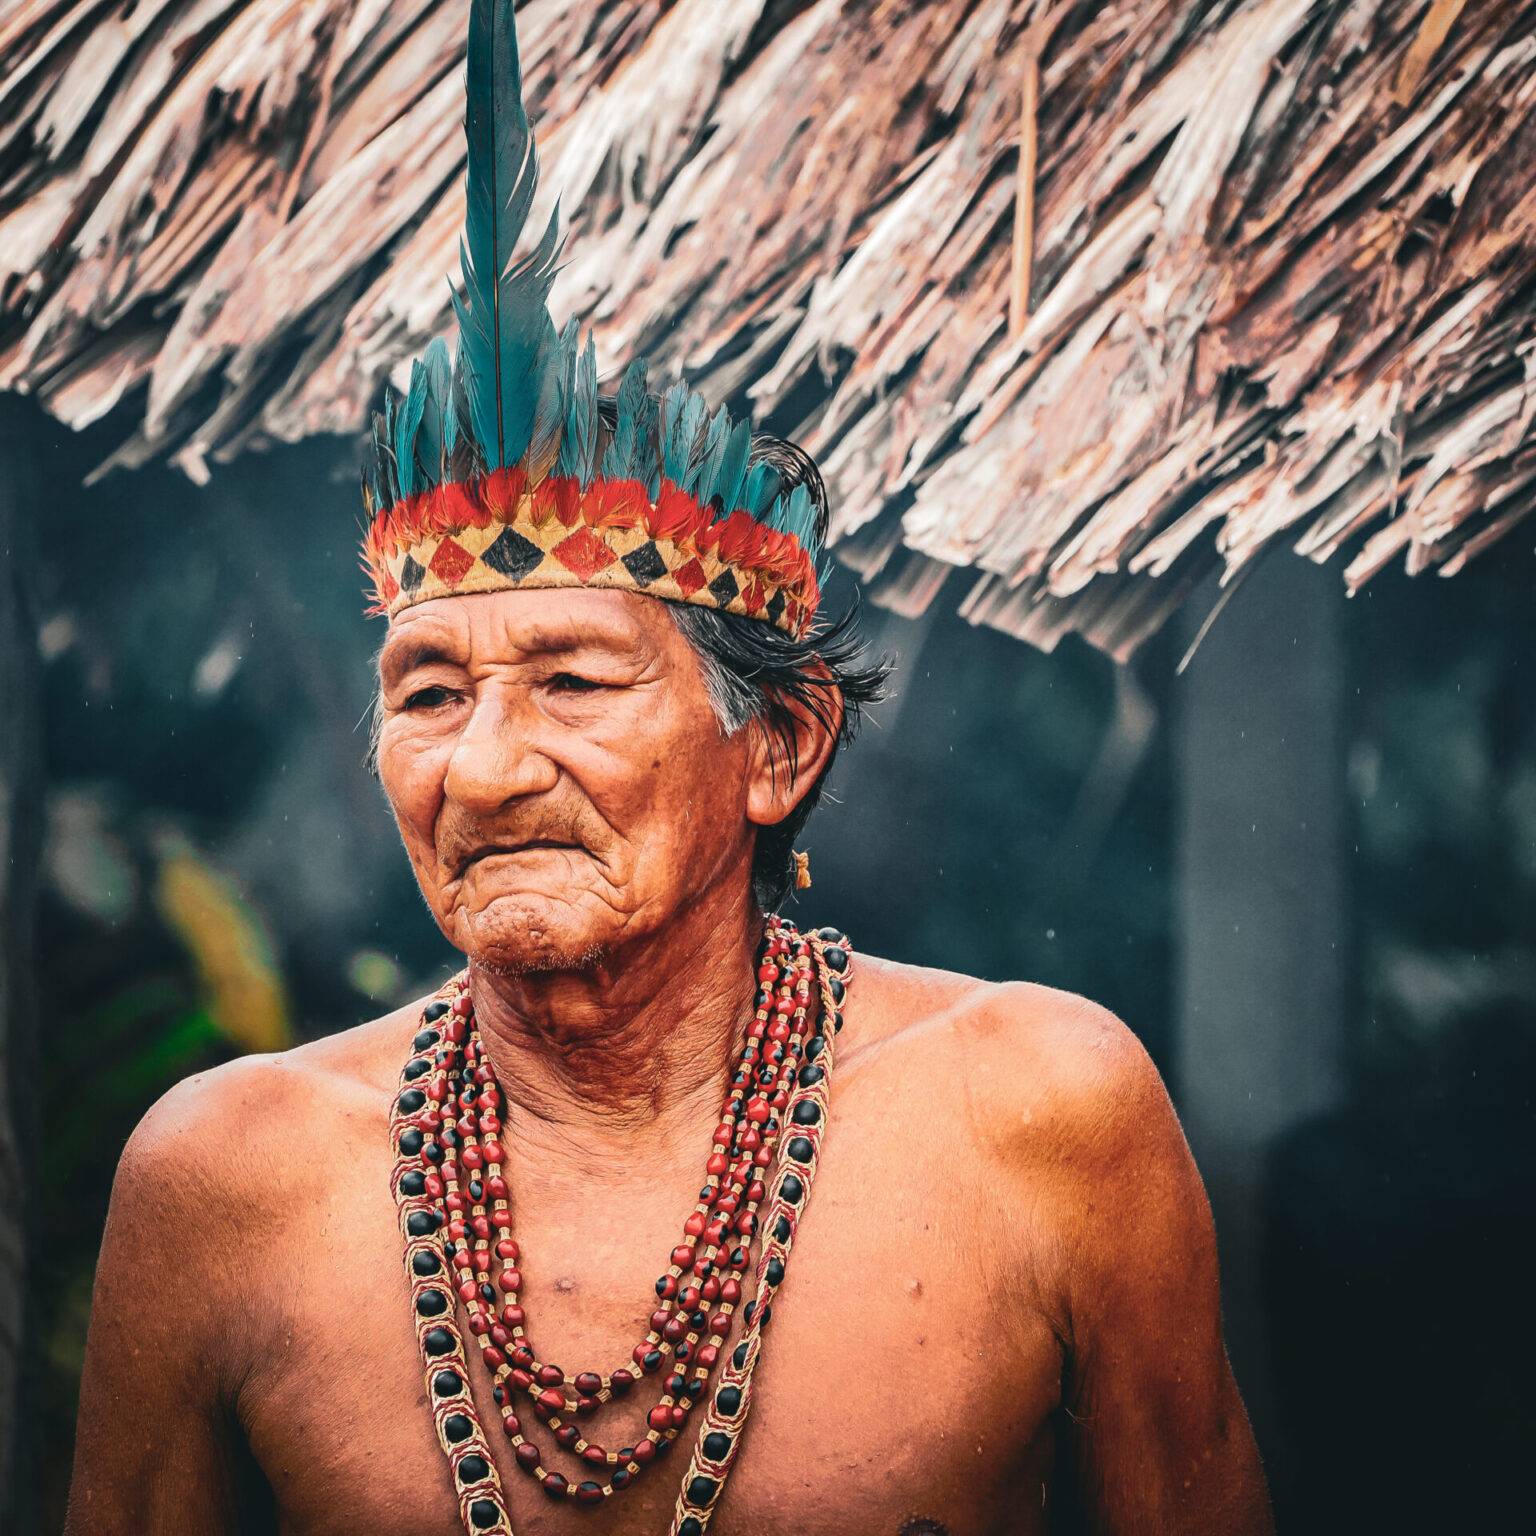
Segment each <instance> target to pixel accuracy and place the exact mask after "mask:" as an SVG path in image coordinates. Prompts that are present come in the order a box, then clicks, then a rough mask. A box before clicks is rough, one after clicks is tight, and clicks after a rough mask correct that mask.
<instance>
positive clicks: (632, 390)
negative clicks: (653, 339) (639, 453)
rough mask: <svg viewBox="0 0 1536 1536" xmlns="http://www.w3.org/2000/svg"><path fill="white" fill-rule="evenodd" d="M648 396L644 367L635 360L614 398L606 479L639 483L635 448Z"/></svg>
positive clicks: (626, 372)
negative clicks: (642, 411) (637, 432)
mask: <svg viewBox="0 0 1536 1536" xmlns="http://www.w3.org/2000/svg"><path fill="white" fill-rule="evenodd" d="M646 396H647V391H646V387H645V364H644V362H642V361H641V360H640V359H639V358H636V359H635V361H634V362H632V363H631V364H630V365H629V367H628V368H626V369H625V370H624V377H623V378H622V379H620V380H619V392H618V395H617V396H616V397H615V399H614V423H613V436H612V438H610V439H609V442H608V446H607V448H606V449H605V450H604V452H603V466H602V474H603V478H604V479H605V480H637V479H639V478H640V472H639V471H638V469H637V468H636V463H635V448H636V431H637V428H638V425H639V421H638V418H639V415H640V412H641V410H642V409H643V406H644V402H645V399H646Z"/></svg>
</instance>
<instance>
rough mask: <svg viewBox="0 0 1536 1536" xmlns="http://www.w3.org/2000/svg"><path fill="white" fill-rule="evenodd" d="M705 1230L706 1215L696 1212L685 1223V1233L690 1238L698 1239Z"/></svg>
mask: <svg viewBox="0 0 1536 1536" xmlns="http://www.w3.org/2000/svg"><path fill="white" fill-rule="evenodd" d="M703 1230H704V1213H703V1212H702V1211H695V1212H694V1213H693V1215H692V1216H690V1217H689V1218H688V1220H687V1221H685V1222H684V1223H683V1231H684V1232H686V1233H687V1234H688V1236H689V1237H697V1236H698V1235H699V1234H700V1233H701V1232H702V1231H703Z"/></svg>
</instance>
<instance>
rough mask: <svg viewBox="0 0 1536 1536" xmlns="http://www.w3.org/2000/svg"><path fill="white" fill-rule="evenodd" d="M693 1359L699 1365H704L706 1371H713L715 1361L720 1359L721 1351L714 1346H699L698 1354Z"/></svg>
mask: <svg viewBox="0 0 1536 1536" xmlns="http://www.w3.org/2000/svg"><path fill="white" fill-rule="evenodd" d="M693 1358H694V1360H695V1361H697V1362H698V1364H700V1365H702V1366H703V1367H704V1369H705V1370H706V1371H709V1370H713V1369H714V1365H715V1361H717V1360H718V1359H719V1358H720V1351H719V1350H718V1349H716V1348H715V1346H714V1345H713V1344H701V1345H700V1346H699V1352H698V1354H696V1355H695V1356H694V1357H693Z"/></svg>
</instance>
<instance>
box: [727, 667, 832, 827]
mask: <svg viewBox="0 0 1536 1536" xmlns="http://www.w3.org/2000/svg"><path fill="white" fill-rule="evenodd" d="M812 670H813V671H815V672H816V673H817V674H818V675H819V676H821V677H823V678H825V679H826V680H827V681H826V683H825V685H824V686H815V685H813V686H812V688H808V689H807V690H806V691H807V693H808V694H810V696H811V701H810V702H809V703H807V702H804V701H802V700H798V699H790V698H784V697H783V696H782V695H781V703H782V705H783V711H782V715H781V718H780V720H779V721H770V720H759V721H757V722H756V727H757V728H756V729H755V730H754V731H753V733H752V748H751V756H750V758H749V760H748V765H747V772H748V782H747V820H748V821H750V822H751V823H752V824H753V825H754V826H758V827H773V826H777V825H778V824H779V823H780V822H781V821H783V820H784V819H785V817H787V816H788V815H790V813H791V812H792V811H793V810H794V809H795V807H796V806H797V805H799V804H800V802H801V801H802V800H803V799H804V798H805V796H806V794H807V792H808V791H809V790H810V787H811V785H813V784H814V783H815V782H816V781H817V780H818V779H819V778H820V777H821V775H822V771H823V770H824V769H825V768H826V766H827V763H828V762H829V761H830V760H831V757H832V752H833V749H834V748H835V747H836V745H837V737H838V732H839V731H841V730H842V728H843V691H842V689H841V688H839V687H838V686H837V685H836V684H835V683H834V682H832V680H831V678H832V672H831V669H830V668H829V667H827V666H826V664H825V663H823V662H821V661H817V662H816V663H815V664H814V665H813V667H812Z"/></svg>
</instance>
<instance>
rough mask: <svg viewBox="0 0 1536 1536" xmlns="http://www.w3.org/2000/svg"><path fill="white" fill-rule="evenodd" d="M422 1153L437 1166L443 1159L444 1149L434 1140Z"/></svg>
mask: <svg viewBox="0 0 1536 1536" xmlns="http://www.w3.org/2000/svg"><path fill="white" fill-rule="evenodd" d="M421 1155H422V1156H423V1157H424V1158H426V1160H427V1161H428V1162H429V1163H431V1164H432V1166H433V1167H434V1168H435V1167H436V1166H437V1165H438V1164H439V1163H440V1162H442V1160H443V1149H442V1148H441V1147H440V1146H438V1144H437V1143H436V1142H435V1141H434V1142H433V1143H432V1145H431V1146H429V1147H427V1148H426V1149H425V1150H424V1151H423V1152H422V1154H421Z"/></svg>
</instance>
